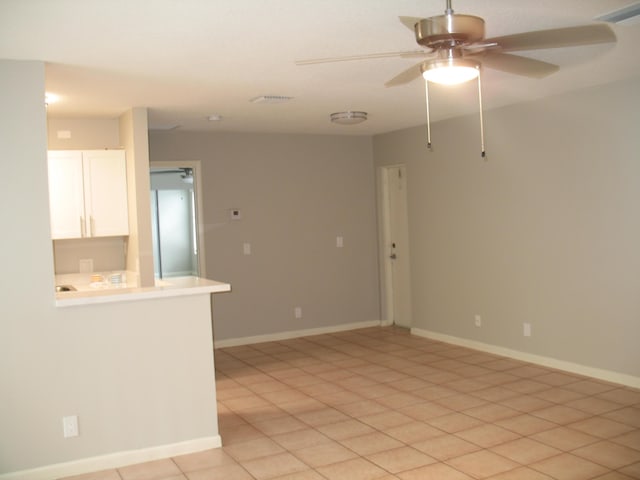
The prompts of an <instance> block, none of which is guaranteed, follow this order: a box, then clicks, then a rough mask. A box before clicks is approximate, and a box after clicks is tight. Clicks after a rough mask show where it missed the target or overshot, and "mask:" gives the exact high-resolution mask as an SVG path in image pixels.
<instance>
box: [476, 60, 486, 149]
mask: <svg viewBox="0 0 640 480" xmlns="http://www.w3.org/2000/svg"><path fill="white" fill-rule="evenodd" d="M480 77H481V75H480V72H478V104H479V105H480V148H481V149H482V153H481V156H482V158H484V157H485V156H486V152H485V149H484V118H483V116H482V82H481V81H480Z"/></svg>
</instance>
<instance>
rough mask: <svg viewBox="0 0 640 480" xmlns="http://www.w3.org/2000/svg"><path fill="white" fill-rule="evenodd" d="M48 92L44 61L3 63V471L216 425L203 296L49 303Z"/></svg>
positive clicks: (207, 433)
mask: <svg viewBox="0 0 640 480" xmlns="http://www.w3.org/2000/svg"><path fill="white" fill-rule="evenodd" d="M43 99H44V65H43V64H42V63H40V62H13V61H0V100H1V103H2V114H1V115H0V144H1V145H2V146H3V150H2V155H1V156H0V159H1V160H0V161H1V162H2V167H3V169H4V170H5V171H16V169H18V172H19V174H17V175H13V176H12V180H11V181H10V182H5V183H4V184H3V188H2V189H0V204H1V205H3V208H0V221H1V222H2V225H5V226H6V228H5V229H4V230H3V234H2V236H1V237H0V251H1V252H3V253H2V269H3V270H2V275H0V398H1V400H0V425H1V426H2V427H1V428H0V476H3V474H6V473H7V472H16V471H24V470H30V469H34V468H38V467H45V466H50V465H52V464H58V463H65V462H73V461H78V460H80V459H85V458H87V457H93V456H102V455H107V454H113V453H116V452H122V451H133V450H145V449H148V448H152V447H156V446H159V445H173V444H176V443H179V442H183V441H187V442H189V441H192V440H194V439H199V438H202V437H215V436H216V435H217V433H218V430H217V419H216V409H215V387H214V370H213V356H212V333H211V315H210V303H209V296H208V295H197V296H195V297H178V298H172V299H165V300H156V301H152V300H149V301H139V302H126V303H118V304H110V305H102V306H90V307H89V306H87V307H68V308H56V307H55V306H54V288H53V287H54V283H53V254H52V247H51V239H50V233H49V209H48V194H47V162H46V151H47V134H46V119H45V110H44V105H43ZM13 205H15V206H16V208H7V206H13ZM18 206H19V208H18ZM66 415H78V416H79V425H80V436H79V437H77V438H69V439H64V438H63V435H62V417H63V416H66ZM74 465H80V464H74ZM80 466H81V465H80ZM42 475H43V474H42V471H41V472H40V473H38V472H29V473H27V474H25V475H24V476H22V477H21V478H29V479H35V478H52V477H55V478H57V477H59V476H64V475H49V477H42ZM5 478H7V477H5Z"/></svg>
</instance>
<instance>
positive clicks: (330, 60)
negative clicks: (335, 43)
mask: <svg viewBox="0 0 640 480" xmlns="http://www.w3.org/2000/svg"><path fill="white" fill-rule="evenodd" d="M423 52H424V50H412V51H408V52H383V53H369V54H366V55H350V56H346V57H327V58H312V59H309V60H296V62H295V64H296V65H315V64H317V63H333V62H350V61H353V60H371V59H375V58H389V57H403V56H405V55H418V54H421V53H423Z"/></svg>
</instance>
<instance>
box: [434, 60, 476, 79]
mask: <svg viewBox="0 0 640 480" xmlns="http://www.w3.org/2000/svg"><path fill="white" fill-rule="evenodd" d="M479 73H480V64H479V63H478V62H475V61H473V60H466V59H461V58H448V59H441V60H434V61H432V62H429V63H427V64H425V65H424V66H423V67H422V76H423V77H424V79H425V80H427V81H429V82H434V83H440V84H442V85H457V84H459V83H464V82H468V81H469V80H473V79H474V78H476V77H477V76H478V75H479Z"/></svg>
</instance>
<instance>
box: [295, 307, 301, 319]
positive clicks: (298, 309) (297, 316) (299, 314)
mask: <svg viewBox="0 0 640 480" xmlns="http://www.w3.org/2000/svg"><path fill="white" fill-rule="evenodd" d="M293 315H294V316H295V317H296V318H302V308H300V307H296V308H294V309H293Z"/></svg>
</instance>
